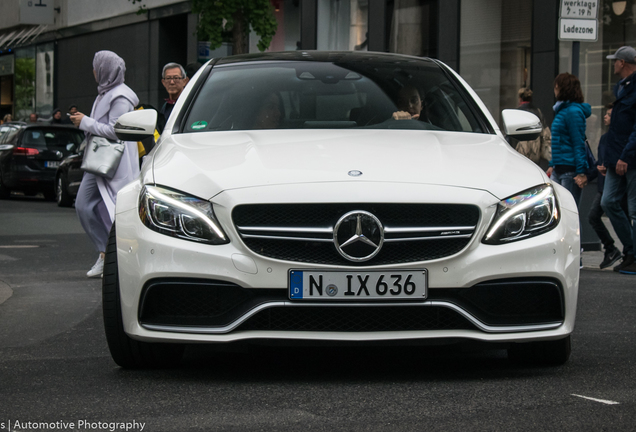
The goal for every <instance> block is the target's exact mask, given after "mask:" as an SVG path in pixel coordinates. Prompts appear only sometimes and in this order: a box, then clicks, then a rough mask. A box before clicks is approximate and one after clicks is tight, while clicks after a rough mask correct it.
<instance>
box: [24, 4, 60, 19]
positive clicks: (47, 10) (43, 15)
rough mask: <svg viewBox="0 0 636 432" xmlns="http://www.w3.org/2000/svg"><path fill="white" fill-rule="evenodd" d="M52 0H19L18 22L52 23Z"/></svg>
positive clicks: (53, 14) (53, 16)
mask: <svg viewBox="0 0 636 432" xmlns="http://www.w3.org/2000/svg"><path fill="white" fill-rule="evenodd" d="M53 3H54V2H53V0H20V24H54V23H55V10H54V9H53Z"/></svg>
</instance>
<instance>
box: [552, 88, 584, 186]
mask: <svg viewBox="0 0 636 432" xmlns="http://www.w3.org/2000/svg"><path fill="white" fill-rule="evenodd" d="M555 113H556V115H555V116H554V120H553V121H552V160H551V161H550V166H552V167H558V166H572V167H574V168H575V172H576V174H585V173H586V172H587V168H588V166H587V153H586V150H585V119H586V118H587V117H589V116H590V115H591V114H592V107H590V105H589V104H586V103H578V102H570V101H566V102H563V103H561V104H560V105H559V106H557V107H556V110H555Z"/></svg>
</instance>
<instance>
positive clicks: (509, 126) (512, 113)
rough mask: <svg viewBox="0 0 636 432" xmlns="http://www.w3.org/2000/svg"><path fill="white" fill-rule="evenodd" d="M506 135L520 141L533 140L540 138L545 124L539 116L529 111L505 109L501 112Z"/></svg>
mask: <svg viewBox="0 0 636 432" xmlns="http://www.w3.org/2000/svg"><path fill="white" fill-rule="evenodd" d="M501 117H502V118H503V123H504V132H505V134H506V135H508V136H511V137H513V138H516V139H518V140H519V141H532V140H535V139H537V138H539V135H541V131H542V130H543V125H541V121H540V120H539V117H537V116H536V115H534V114H532V113H531V112H528V111H523V110H518V109H505V110H503V111H502V112H501Z"/></svg>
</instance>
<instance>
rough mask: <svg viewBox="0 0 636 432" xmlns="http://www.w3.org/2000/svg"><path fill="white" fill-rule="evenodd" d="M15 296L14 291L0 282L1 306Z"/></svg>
mask: <svg viewBox="0 0 636 432" xmlns="http://www.w3.org/2000/svg"><path fill="white" fill-rule="evenodd" d="M12 295H13V290H12V289H11V288H10V287H9V285H7V284H6V283H4V282H2V281H0V304H2V303H4V302H5V301H7V300H8V299H9V297H11V296H12Z"/></svg>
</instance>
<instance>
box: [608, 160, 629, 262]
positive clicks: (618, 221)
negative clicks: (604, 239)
mask: <svg viewBox="0 0 636 432" xmlns="http://www.w3.org/2000/svg"><path fill="white" fill-rule="evenodd" d="M625 194H627V208H628V211H629V218H628V217H627V216H626V215H625V213H624V212H623V209H622V208H621V200H622V199H623V196H624V195H625ZM601 206H602V207H603V210H605V214H606V215H607V217H609V219H610V221H611V222H612V226H613V227H614V231H616V235H617V236H618V238H619V239H620V241H621V243H623V246H625V249H624V250H625V253H626V254H630V255H633V254H634V244H636V230H634V228H633V226H632V225H633V224H636V170H635V169H631V170H628V171H627V173H626V174H625V175H624V176H619V175H618V174H616V171H615V170H614V169H613V168H608V169H607V176H605V186H604V188H603V198H602V199H601Z"/></svg>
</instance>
